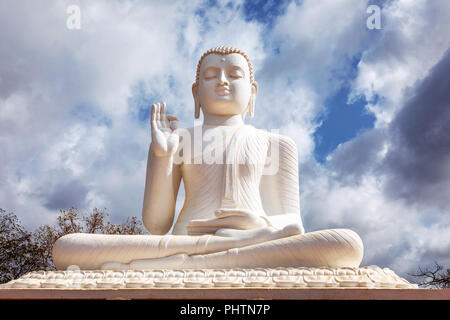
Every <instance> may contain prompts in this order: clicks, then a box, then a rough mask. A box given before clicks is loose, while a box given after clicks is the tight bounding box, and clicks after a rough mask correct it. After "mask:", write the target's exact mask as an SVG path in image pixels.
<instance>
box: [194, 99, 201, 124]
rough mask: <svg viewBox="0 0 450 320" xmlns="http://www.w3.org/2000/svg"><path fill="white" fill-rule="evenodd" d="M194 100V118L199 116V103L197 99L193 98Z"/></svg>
mask: <svg viewBox="0 0 450 320" xmlns="http://www.w3.org/2000/svg"><path fill="white" fill-rule="evenodd" d="M194 101H195V107H194V108H195V113H194V117H195V119H198V118H200V103H199V102H198V99H194Z"/></svg>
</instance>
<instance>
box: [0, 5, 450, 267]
mask: <svg viewBox="0 0 450 320" xmlns="http://www.w3.org/2000/svg"><path fill="white" fill-rule="evenodd" d="M68 4H72V2H69V1H59V2H55V3H51V4H50V3H46V4H45V5H43V4H42V3H37V2H33V1H30V2H28V3H26V5H25V3H22V2H20V3H19V2H13V1H8V2H2V3H1V4H0V6H2V8H1V9H0V16H1V18H0V41H1V42H2V43H5V44H7V46H3V47H2V49H0V152H1V153H2V166H1V167H0V207H3V208H5V209H6V210H10V211H15V212H16V213H17V214H18V215H19V217H20V218H21V219H22V221H23V222H24V223H25V225H26V226H27V227H30V228H32V227H36V226H37V225H39V224H42V223H53V221H54V218H55V214H56V212H55V210H54V209H52V208H53V207H54V206H55V205H59V204H61V203H67V204H68V206H71V205H75V206H79V205H80V204H81V205H83V206H84V208H81V209H89V208H92V207H94V206H97V207H100V208H102V207H107V208H109V209H111V210H112V217H113V220H114V221H115V222H119V221H121V220H124V219H125V218H126V217H128V216H132V215H135V216H138V217H140V212H141V206H142V198H143V191H144V181H145V168H146V160H147V151H148V146H149V143H150V132H149V125H148V124H147V123H142V121H141V120H139V114H140V112H143V111H145V110H141V108H142V107H143V105H142V101H145V102H146V103H148V104H151V103H153V102H156V101H157V100H159V99H163V100H165V101H167V104H168V108H169V112H171V113H174V114H176V115H178V116H179V117H180V118H181V124H182V125H184V126H190V125H192V120H193V101H192V96H191V85H192V82H193V81H194V77H195V68H196V64H197V61H198V58H199V57H200V55H201V54H202V53H203V52H204V51H205V50H207V49H209V48H211V47H215V46H216V45H222V44H230V45H234V46H237V47H239V48H242V49H243V50H244V51H246V52H247V53H248V55H249V56H250V58H251V60H252V62H253V64H254V66H255V71H256V80H257V81H258V83H259V86H260V91H259V95H258V98H257V103H256V115H255V118H254V119H253V120H252V121H251V123H253V124H255V125H256V126H257V127H263V128H268V129H271V128H281V132H282V133H284V134H287V135H289V136H291V137H293V139H294V140H295V141H296V143H297V147H298V149H299V154H300V162H301V164H300V189H301V203H302V215H303V218H304V220H305V227H306V229H307V230H316V229H323V228H332V227H348V228H352V229H355V230H356V231H357V232H358V233H359V234H360V235H361V237H362V239H363V240H364V243H365V246H366V256H365V259H364V263H365V264H380V265H382V266H388V267H391V268H393V269H394V270H395V271H398V272H399V273H401V274H402V275H405V273H406V272H409V271H411V270H412V271H414V269H415V268H416V267H417V266H418V265H422V262H425V260H426V261H427V262H428V261H430V262H431V261H432V259H434V258H436V257H437V258H440V259H441V261H444V262H443V263H450V261H449V260H448V254H447V253H446V252H448V249H449V246H450V245H449V242H448V240H447V238H448V237H446V236H447V235H448V234H449V231H450V230H449V228H450V227H449V226H450V223H449V220H448V217H447V216H448V215H443V214H442V212H439V210H437V211H436V209H435V208H431V207H429V206H426V205H423V204H422V205H417V204H412V203H409V202H407V201H405V200H404V199H401V198H396V197H388V195H386V194H385V185H386V180H385V177H386V176H388V175H389V174H390V173H389V172H387V171H383V168H382V166H381V163H382V162H383V161H384V159H385V157H386V155H387V154H388V153H389V148H388V147H389V146H390V143H391V141H389V132H388V130H387V128H386V127H387V126H388V124H389V123H390V122H391V120H392V119H393V118H395V116H396V114H397V113H398V112H399V110H401V108H402V106H403V105H404V102H405V98H406V97H408V95H409V94H410V93H409V92H408V90H410V89H408V88H409V87H411V86H412V85H414V84H415V83H416V81H417V80H420V79H422V78H424V77H425V76H426V75H427V73H428V72H429V70H430V68H431V67H432V66H433V65H434V64H435V63H436V62H437V61H438V60H439V59H440V58H441V57H442V55H443V53H444V51H445V49H446V48H447V47H448V45H449V38H450V36H449V35H448V32H447V30H449V23H450V22H449V21H450V20H448V17H449V16H450V11H449V10H450V9H449V6H448V4H447V3H446V2H445V1H434V2H433V3H430V2H424V1H420V2H419V1H415V2H413V1H392V2H389V3H388V4H387V6H386V7H384V9H383V12H382V26H383V29H382V30H379V31H378V30H374V31H368V30H367V29H365V26H366V23H365V22H366V21H365V19H366V13H365V9H366V2H364V1H339V2H337V1H331V0H330V1H325V0H324V1H303V2H302V3H301V5H297V4H296V3H295V2H292V3H291V4H290V5H289V6H288V7H287V8H286V12H285V14H284V15H282V16H280V17H278V18H277V19H276V20H275V21H274V25H273V30H269V31H267V30H266V29H265V27H264V26H263V25H261V24H259V23H258V22H255V21H246V19H245V17H243V15H242V11H241V10H242V2H232V3H231V4H230V5H228V2H219V4H217V5H216V6H213V7H209V8H207V4H206V3H205V2H200V1H199V2H189V5H186V3H185V2H182V1H180V2H174V3H166V2H136V1H117V2H111V1H96V2H88V1H86V2H80V7H81V13H82V23H81V29H80V30H72V31H70V30H68V29H67V28H66V27H65V19H66V17H67V14H66V12H65V9H66V7H67V5H68ZM202 9H205V10H203V11H202ZM206 9H207V10H206ZM196 12H197V13H196ZM199 12H203V13H199ZM37 13H38V14H37ZM374 32H375V33H374ZM376 32H378V33H376ZM362 52H363V55H362V59H361V62H360V63H359V65H358V70H357V77H356V79H355V81H354V83H353V97H357V96H359V95H364V96H365V97H366V99H368V100H370V101H371V104H370V107H368V108H369V109H370V110H371V111H372V112H373V113H374V114H375V116H376V117H377V128H376V129H375V130H372V131H367V132H365V133H361V134H360V135H358V136H357V137H356V138H355V139H353V140H352V141H349V142H347V143H345V144H342V145H341V146H340V147H339V148H338V149H337V150H335V152H334V153H333V154H332V155H331V156H330V159H329V160H328V161H327V163H326V164H325V165H321V164H319V163H317V162H316V161H315V160H314V158H313V156H312V155H313V151H314V139H313V134H314V132H315V130H316V128H317V126H318V124H317V123H316V121H315V119H316V118H317V116H319V115H321V114H322V113H324V112H326V109H325V105H324V102H325V99H326V98H327V97H329V96H331V95H333V93H335V92H336V90H339V89H340V88H341V87H342V85H343V83H345V81H348V79H349V77H350V74H351V72H352V66H351V63H352V61H353V58H354V57H355V56H357V55H359V54H360V53H362ZM375 96H378V100H374V99H373V98H374V97H375ZM141 100H142V101H141ZM372 100H373V101H372ZM147 107H148V108H150V105H148V106H147ZM67 190H75V191H77V192H72V193H71V192H68V191H67ZM57 191H58V192H59V193H57ZM180 196H183V192H181V194H180ZM74 200H77V201H79V203H70V201H74ZM52 201H53V203H52ZM64 201H66V202H64ZM180 203H181V202H180V201H179V202H178V205H177V207H178V209H180ZM446 250H447V251H446Z"/></svg>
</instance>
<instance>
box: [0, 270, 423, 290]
mask: <svg viewBox="0 0 450 320" xmlns="http://www.w3.org/2000/svg"><path fill="white" fill-rule="evenodd" d="M6 288H22V289H43V288H46V289H95V288H97V289H100V288H101V289H108V288H110V289H121V288H134V289H139V288H142V289H149V288H233V289H235V288H374V289H376V288H380V289H382V288H383V289H386V288H388V289H414V288H418V286H417V285H416V284H411V283H409V282H408V281H406V280H405V279H403V278H401V277H399V276H398V275H396V274H395V273H394V272H393V271H392V270H390V269H387V268H383V269H382V268H379V267H376V266H370V267H363V268H336V269H335V268H267V269H266V268H264V269H199V270H192V269H189V270H188V269H186V270H168V269H152V270H127V271H112V270H79V271H76V270H72V271H34V272H30V273H27V274H25V275H24V276H22V277H21V278H19V279H17V280H13V281H10V282H8V283H5V284H2V285H0V289H6Z"/></svg>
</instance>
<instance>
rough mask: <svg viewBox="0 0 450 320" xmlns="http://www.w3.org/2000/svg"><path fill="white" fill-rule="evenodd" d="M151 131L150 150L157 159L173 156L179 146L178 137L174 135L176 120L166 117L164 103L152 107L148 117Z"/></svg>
mask: <svg viewBox="0 0 450 320" xmlns="http://www.w3.org/2000/svg"><path fill="white" fill-rule="evenodd" d="M150 125H151V131H152V145H151V148H152V150H153V152H154V153H155V155H156V156H157V157H167V156H173V154H174V153H175V152H176V151H177V149H178V145H179V139H180V138H179V136H178V134H177V133H176V129H177V128H178V118H177V117H175V116H172V115H166V103H165V102H162V103H155V104H153V105H152V111H151V115H150Z"/></svg>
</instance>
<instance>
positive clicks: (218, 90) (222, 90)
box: [216, 87, 231, 96]
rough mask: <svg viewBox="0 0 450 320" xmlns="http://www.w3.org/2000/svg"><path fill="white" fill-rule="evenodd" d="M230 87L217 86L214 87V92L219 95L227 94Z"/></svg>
mask: <svg viewBox="0 0 450 320" xmlns="http://www.w3.org/2000/svg"><path fill="white" fill-rule="evenodd" d="M230 91H231V90H230V88H229V87H218V88H216V93H217V94H218V95H221V96H227V95H229V94H230Z"/></svg>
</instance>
